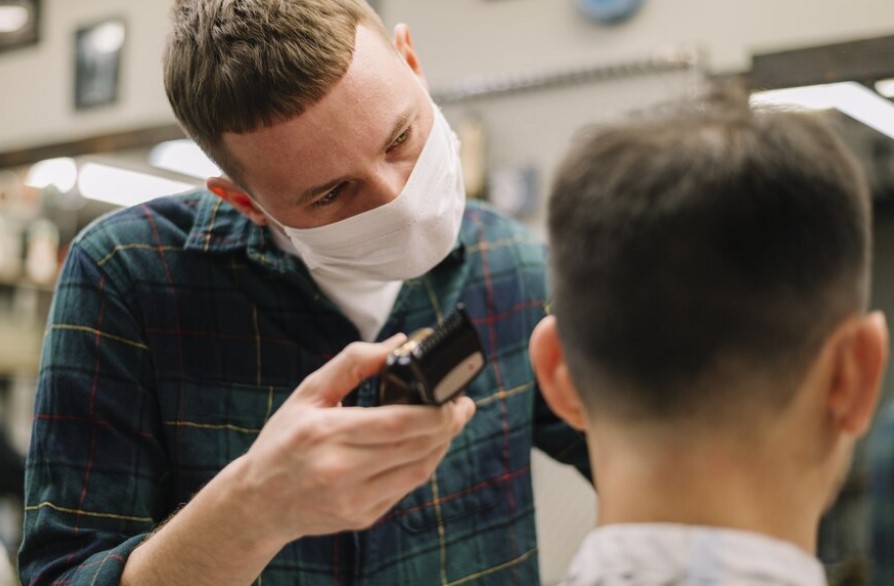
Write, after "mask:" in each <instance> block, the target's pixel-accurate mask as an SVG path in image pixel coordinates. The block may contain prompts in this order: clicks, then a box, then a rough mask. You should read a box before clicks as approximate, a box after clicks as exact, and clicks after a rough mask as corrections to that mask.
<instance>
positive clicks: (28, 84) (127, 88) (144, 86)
mask: <svg viewBox="0 0 894 586" xmlns="http://www.w3.org/2000/svg"><path fill="white" fill-rule="evenodd" d="M169 6H170V1H169V0H43V6H42V14H43V18H42V26H41V29H40V35H41V40H40V43H39V44H38V45H37V46H32V47H26V48H22V49H18V50H15V51H12V52H8V53H0V80H3V82H4V83H3V87H4V89H3V92H2V98H0V105H2V106H0V151H8V150H13V149H16V148H22V147H27V146H36V145H43V144H48V143H55V142H62V141H66V140H71V139H76V138H82V137H85V136H94V135H99V134H105V133H108V132H113V131H116V130H125V129H132V128H135V127H142V126H151V125H156V124H166V123H171V122H173V121H174V117H173V114H172V113H171V110H170V107H169V106H168V101H167V98H166V97H165V94H164V87H163V85H162V78H161V52H162V47H163V44H164V38H165V29H166V26H167V18H168V7H169ZM112 17H121V18H123V19H124V20H125V22H126V26H127V38H126V40H125V45H124V49H123V55H122V58H123V63H122V70H121V83H120V93H119V100H118V102H117V103H116V104H115V105H114V106H110V107H100V108H97V109H95V110H88V111H83V112H76V111H75V109H74V89H73V88H74V35H75V31H76V30H77V29H78V28H80V27H82V26H85V25H90V24H95V23H96V22H98V21H100V20H103V19H106V18H112Z"/></svg>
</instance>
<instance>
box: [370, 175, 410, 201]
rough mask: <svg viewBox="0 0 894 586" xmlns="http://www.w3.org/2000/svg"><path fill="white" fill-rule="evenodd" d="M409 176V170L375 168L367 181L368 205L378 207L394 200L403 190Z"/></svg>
mask: <svg viewBox="0 0 894 586" xmlns="http://www.w3.org/2000/svg"><path fill="white" fill-rule="evenodd" d="M409 176H410V174H409V172H405V171H404V170H403V169H399V168H395V167H391V168H386V169H377V170H376V172H375V173H374V174H373V176H372V177H371V178H370V183H369V189H370V198H369V200H370V207H371V208H373V207H378V206H380V205H385V204H386V203H389V202H392V201H394V199H395V198H396V197H397V196H398V195H400V192H401V191H403V189H404V186H405V185H406V184H407V179H409Z"/></svg>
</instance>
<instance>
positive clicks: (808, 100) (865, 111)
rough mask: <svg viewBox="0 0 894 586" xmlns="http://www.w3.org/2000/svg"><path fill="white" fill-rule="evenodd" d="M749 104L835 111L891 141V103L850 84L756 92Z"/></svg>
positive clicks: (893, 132) (893, 113)
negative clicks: (887, 137)
mask: <svg viewBox="0 0 894 586" xmlns="http://www.w3.org/2000/svg"><path fill="white" fill-rule="evenodd" d="M751 104H752V105H773V106H795V107H799V108H804V109H808V110H831V109H835V110H838V111H839V112H841V113H842V114H847V115H848V116H850V117H851V118H853V119H854V120H857V121H858V122H862V123H863V124H865V125H866V126H869V127H870V128H873V129H875V130H877V131H879V132H881V133H882V134H884V135H886V136H889V137H890V138H892V139H894V103H891V102H890V101H889V100H886V99H884V98H883V97H881V96H880V95H878V94H877V93H875V92H874V91H872V90H870V89H869V88H867V87H866V86H864V85H862V84H859V83H856V82H853V81H845V82H841V83H828V84H824V85H811V86H802V87H793V88H784V89H779V90H768V91H764V92H755V93H754V94H752V95H751Z"/></svg>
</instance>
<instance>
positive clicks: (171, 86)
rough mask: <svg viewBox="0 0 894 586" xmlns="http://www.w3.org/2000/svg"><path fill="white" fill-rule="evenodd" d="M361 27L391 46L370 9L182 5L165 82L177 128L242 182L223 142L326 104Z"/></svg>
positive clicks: (270, 3) (357, 1)
mask: <svg viewBox="0 0 894 586" xmlns="http://www.w3.org/2000/svg"><path fill="white" fill-rule="evenodd" d="M361 24H363V25H366V26H369V27H370V28H371V29H372V30H374V31H375V32H377V33H379V34H380V35H381V36H382V38H383V39H385V40H387V38H388V36H387V33H386V31H385V28H384V25H383V24H382V21H381V19H380V18H379V17H378V15H377V14H376V13H375V12H374V11H373V10H372V8H370V6H369V5H368V4H367V3H366V1H365V0H176V1H175V2H174V5H173V7H172V9H171V31H170V33H169V35H168V40H167V45H166V47H165V53H164V80H165V90H166V92H167V96H168V100H169V101H170V103H171V107H172V108H173V110H174V114H175V116H176V117H177V120H178V121H179V122H180V125H181V126H182V127H183V128H184V130H185V131H186V133H187V134H188V135H189V136H190V137H191V138H192V139H193V140H194V141H195V142H196V144H198V145H199V146H200V147H201V148H202V150H204V151H205V153H206V154H208V156H209V157H210V158H211V159H212V160H214V161H215V162H216V163H217V164H218V165H219V166H220V167H221V169H223V170H224V172H226V173H227V174H228V175H230V176H231V177H232V178H234V179H237V180H238V176H239V175H240V172H241V171H240V169H239V167H238V163H237V161H236V160H235V158H234V157H233V156H232V155H231V154H230V153H228V152H227V151H226V149H225V148H224V146H223V140H222V137H223V134H224V133H225V132H235V133H243V132H251V131H255V130H258V129H260V128H263V127H266V126H270V125H272V124H274V123H276V122H281V121H284V120H288V119H289V118H292V117H294V116H298V115H300V114H302V113H303V112H304V111H305V110H306V109H307V108H308V107H309V106H311V105H313V104H314V103H316V102H317V101H319V100H320V99H321V98H322V97H323V96H324V95H326V93H328V91H329V90H330V89H331V88H332V87H333V86H334V85H335V84H336V82H338V81H339V80H340V79H341V78H342V77H343V76H344V74H345V73H346V72H347V70H348V67H349V66H350V64H351V61H352V59H353V57H354V39H355V34H356V31H357V27H358V26H359V25H361ZM242 187H247V186H245V185H243V186H242Z"/></svg>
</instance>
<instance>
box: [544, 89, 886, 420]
mask: <svg viewBox="0 0 894 586" xmlns="http://www.w3.org/2000/svg"><path fill="white" fill-rule="evenodd" d="M870 214H871V203H870V196H869V192H868V189H867V187H866V182H865V180H864V177H863V175H862V171H861V169H860V168H859V166H858V164H857V163H856V161H855V160H854V158H853V157H852V156H851V155H850V153H849V152H848V151H847V149H846V148H845V146H844V145H843V144H842V142H841V141H840V140H839V139H838V138H837V136H836V134H835V132H834V130H833V129H832V128H831V127H829V126H828V125H827V123H826V121H825V120H824V119H822V118H820V117H819V115H818V114H808V113H803V112H794V111H781V110H778V109H777V110H769V109H752V108H750V107H749V105H748V100H747V96H746V95H745V94H744V92H738V93H737V92H731V91H729V90H721V91H719V92H715V93H714V94H712V95H710V96H707V97H705V98H702V99H699V100H696V101H694V102H693V101H690V102H689V103H686V104H678V105H676V106H674V107H673V108H668V107H664V108H660V109H656V110H655V111H653V112H650V113H649V114H648V115H644V114H641V115H640V116H639V117H638V118H637V119H634V120H626V121H624V122H622V123H619V124H617V125H614V126H609V127H602V128H598V129H590V130H589V131H588V132H587V133H586V134H585V135H583V137H582V138H580V140H579V141H578V142H577V143H576V144H574V145H573V147H572V149H571V150H570V152H569V153H568V154H567V155H566V157H565V158H564V160H563V163H562V164H561V166H560V169H559V170H558V172H557V176H556V179H555V181H554V184H553V187H552V193H551V198H550V201H549V212H548V215H549V220H548V225H549V240H550V255H551V262H552V270H553V274H552V279H553V284H554V292H555V298H554V311H555V314H556V317H557V324H558V331H559V337H560V340H561V342H562V345H563V348H564V351H565V356H566V359H567V362H568V365H569V369H570V372H571V376H572V378H573V380H574V381H575V384H576V386H577V388H578V390H579V392H580V393H581V395H582V397H583V400H584V402H585V403H586V404H587V406H588V408H589V409H591V410H594V413H595V412H601V413H603V414H606V415H608V416H619V417H622V418H638V419H643V418H644V419H645V420H659V419H660V420H663V421H674V420H677V419H683V418H687V419H693V418H695V419H699V418H701V419H705V418H706V417H713V416H714V415H716V414H718V413H724V412H726V413H728V414H732V415H734V414H735V413H736V412H737V410H739V409H740V408H741V407H743V406H746V405H752V406H753V405H754V404H757V405H758V406H761V405H763V406H767V407H771V408H775V409H781V408H782V407H784V406H785V405H786V404H787V403H788V402H789V401H790V399H791V397H792V396H793V395H794V393H795V391H796V390H797V388H798V386H799V384H800V383H801V381H802V380H803V377H804V376H805V374H806V371H807V368H808V366H809V364H810V363H811V362H812V360H813V359H814V358H815V356H816V355H817V352H818V351H819V349H820V347H821V345H822V343H823V341H824V340H825V339H826V338H827V336H828V335H829V333H830V332H831V330H832V329H833V328H834V327H836V326H837V325H838V324H839V323H841V321H842V320H844V319H846V318H847V317H848V316H849V315H853V314H855V313H859V312H862V311H864V310H865V308H866V304H867V298H868V290H869V270H870V269H869V265H870V247H871V218H870ZM597 410H598V411H597ZM771 412H772V411H771Z"/></svg>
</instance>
